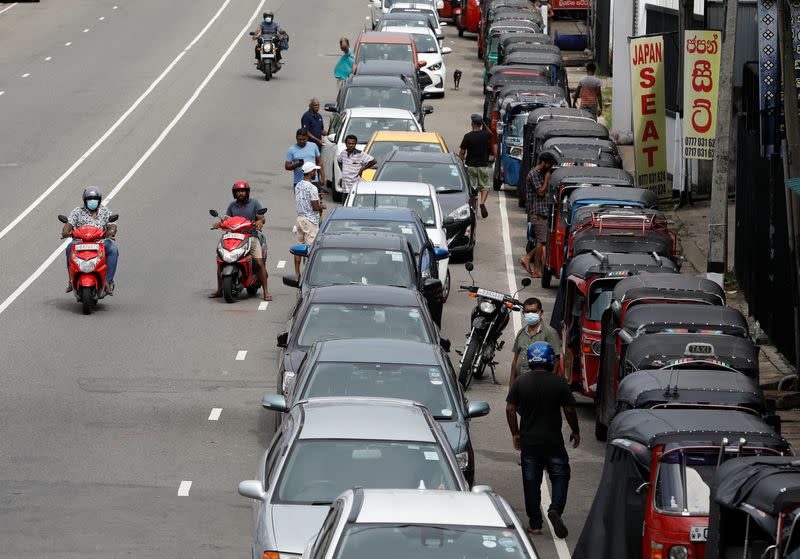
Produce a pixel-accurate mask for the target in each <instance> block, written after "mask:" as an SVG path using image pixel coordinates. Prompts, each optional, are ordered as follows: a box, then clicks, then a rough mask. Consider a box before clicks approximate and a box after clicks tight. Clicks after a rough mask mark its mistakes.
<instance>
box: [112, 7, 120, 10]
mask: <svg viewBox="0 0 800 559" xmlns="http://www.w3.org/2000/svg"><path fill="white" fill-rule="evenodd" d="M117 8H119V6H114V7H113V8H111V9H112V10H116V9H117Z"/></svg>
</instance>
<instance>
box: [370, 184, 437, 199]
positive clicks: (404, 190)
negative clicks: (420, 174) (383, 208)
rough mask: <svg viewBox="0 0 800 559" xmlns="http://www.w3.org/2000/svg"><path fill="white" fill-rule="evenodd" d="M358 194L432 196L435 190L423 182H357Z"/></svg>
mask: <svg viewBox="0 0 800 559" xmlns="http://www.w3.org/2000/svg"><path fill="white" fill-rule="evenodd" d="M356 189H357V190H358V193H359V194H373V193H377V194H396V195H400V196H402V195H406V194H408V195H411V196H433V194H432V193H434V192H436V189H435V188H434V187H433V186H431V185H430V184H427V183H424V182H406V181H359V182H358V184H357V185H356Z"/></svg>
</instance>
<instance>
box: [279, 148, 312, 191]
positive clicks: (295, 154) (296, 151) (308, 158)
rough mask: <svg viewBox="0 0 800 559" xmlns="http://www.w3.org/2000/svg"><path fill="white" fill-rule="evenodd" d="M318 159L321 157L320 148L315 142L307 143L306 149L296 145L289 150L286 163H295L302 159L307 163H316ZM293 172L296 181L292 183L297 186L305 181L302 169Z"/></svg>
mask: <svg viewBox="0 0 800 559" xmlns="http://www.w3.org/2000/svg"><path fill="white" fill-rule="evenodd" d="M317 157H319V148H318V147H317V144H315V143H314V142H308V143H306V145H305V147H302V148H301V147H300V146H298V145H297V144H295V145H293V146H292V147H290V148H289V151H287V152H286V161H288V162H289V163H294V162H295V161H300V160H301V159H302V160H303V161H305V162H306V163H308V162H311V163H316V161H317ZM293 172H294V176H293V179H294V180H293V181H292V182H293V183H294V184H297V183H298V182H300V181H301V180H303V170H302V169H301V168H300V167H298V168H297V169H294V171H293Z"/></svg>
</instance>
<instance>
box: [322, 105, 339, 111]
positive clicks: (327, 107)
mask: <svg viewBox="0 0 800 559" xmlns="http://www.w3.org/2000/svg"><path fill="white" fill-rule="evenodd" d="M325 110H326V111H328V112H329V113H338V112H339V108H338V107H337V106H336V103H325Z"/></svg>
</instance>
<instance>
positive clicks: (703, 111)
mask: <svg viewBox="0 0 800 559" xmlns="http://www.w3.org/2000/svg"><path fill="white" fill-rule="evenodd" d="M692 108H693V109H694V110H693V111H692V128H694V129H695V130H696V131H697V132H699V133H700V134H705V133H706V132H708V131H709V130H710V129H711V124H712V118H711V101H709V100H708V99H695V100H694V104H693V106H692Z"/></svg>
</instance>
